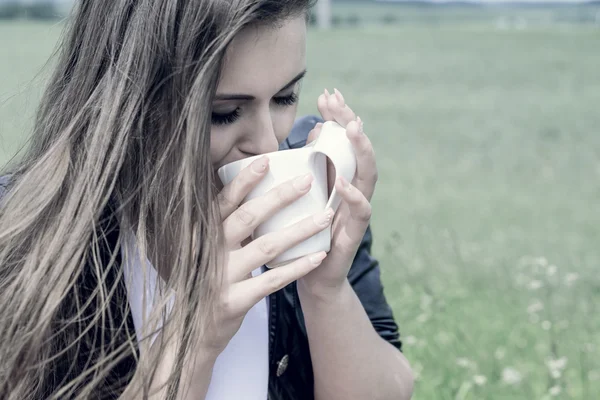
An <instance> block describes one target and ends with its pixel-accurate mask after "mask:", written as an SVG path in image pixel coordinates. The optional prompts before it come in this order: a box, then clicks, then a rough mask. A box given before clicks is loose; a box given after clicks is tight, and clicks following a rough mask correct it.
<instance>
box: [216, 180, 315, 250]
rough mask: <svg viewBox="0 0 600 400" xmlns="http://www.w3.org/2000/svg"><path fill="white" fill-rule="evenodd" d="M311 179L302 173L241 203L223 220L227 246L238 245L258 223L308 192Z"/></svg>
mask: <svg viewBox="0 0 600 400" xmlns="http://www.w3.org/2000/svg"><path fill="white" fill-rule="evenodd" d="M312 181H313V176H312V175H311V174H306V175H302V176H299V177H297V178H295V179H292V180H290V181H287V182H285V183H282V184H281V185H278V186H276V187H274V188H273V189H271V190H269V191H268V192H267V193H266V194H265V195H263V196H260V197H257V198H254V199H252V200H250V201H248V202H246V203H245V204H243V205H242V206H241V207H239V208H238V209H237V210H235V211H234V212H233V213H231V215H229V217H228V218H227V219H226V220H225V221H223V234H224V236H225V243H226V244H227V245H228V246H233V245H235V246H238V245H239V243H240V242H241V241H242V240H244V239H246V238H247V237H248V236H250V235H251V234H252V232H253V231H254V230H255V229H256V227H257V226H258V225H260V224H261V223H263V222H264V221H265V220H267V219H268V218H269V217H271V216H272V215H273V214H275V213H276V212H277V211H279V210H280V209H282V208H284V207H285V206H287V205H289V204H291V203H293V202H294V201H295V200H298V199H299V198H300V197H302V196H303V195H305V194H306V193H308V191H309V190H310V188H311V186H312Z"/></svg>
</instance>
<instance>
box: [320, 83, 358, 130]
mask: <svg viewBox="0 0 600 400" xmlns="http://www.w3.org/2000/svg"><path fill="white" fill-rule="evenodd" d="M327 107H328V109H329V112H330V113H331V114H332V116H333V119H334V120H335V121H336V122H337V123H338V124H340V125H342V126H343V127H346V126H347V125H348V124H349V123H350V121H354V120H355V119H356V114H354V111H352V109H351V108H350V107H348V105H347V104H346V101H345V100H344V96H342V94H341V93H340V91H339V90H337V89H334V94H333V95H331V96H329V98H328V99H327Z"/></svg>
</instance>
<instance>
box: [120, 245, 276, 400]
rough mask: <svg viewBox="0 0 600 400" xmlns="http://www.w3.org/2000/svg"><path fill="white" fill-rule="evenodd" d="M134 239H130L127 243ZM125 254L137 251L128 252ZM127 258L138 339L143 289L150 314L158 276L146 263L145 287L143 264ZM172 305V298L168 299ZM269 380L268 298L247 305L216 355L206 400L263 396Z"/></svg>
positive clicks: (255, 399) (262, 398)
mask: <svg viewBox="0 0 600 400" xmlns="http://www.w3.org/2000/svg"><path fill="white" fill-rule="evenodd" d="M131 244H133V246H135V242H134V241H133V240H132V241H130V246H131ZM135 249H137V246H136V247H133V250H135ZM128 253H129V254H137V252H132V251H131V249H130V250H129V252H128ZM134 258H135V260H129V262H128V263H127V264H126V265H125V269H124V275H125V280H126V282H127V292H128V297H129V305H130V307H131V313H132V316H133V323H134V326H135V331H136V335H137V338H138V340H139V339H140V337H141V332H142V321H143V314H142V308H143V305H144V302H143V295H144V289H145V292H146V299H147V300H146V307H145V308H146V310H145V315H146V316H148V315H150V312H151V311H152V304H153V298H154V294H155V292H156V284H157V281H158V279H161V278H160V277H159V276H158V273H157V271H156V269H155V268H154V267H153V266H152V264H151V263H150V262H149V261H148V260H145V263H146V274H147V279H146V285H145V286H146V287H145V288H144V268H143V267H142V265H141V262H140V261H139V257H134ZM262 272H263V269H262V268H258V269H256V270H255V271H253V272H252V275H253V276H257V275H259V274H261V273H262ZM171 305H172V301H171ZM268 383H269V315H268V298H264V299H262V300H261V301H259V302H258V303H257V304H256V305H255V306H254V307H252V308H251V309H250V311H249V312H248V314H246V317H245V318H244V321H243V322H242V325H241V327H240V329H239V331H238V332H237V333H236V334H235V335H234V336H233V338H232V339H231V341H230V342H229V344H228V345H227V347H226V348H225V350H223V352H222V353H221V354H220V355H219V356H218V358H217V360H216V362H215V365H214V368H213V374H212V378H211V381H210V385H209V388H208V393H207V396H206V400H239V399H247V400H266V399H267V397H268Z"/></svg>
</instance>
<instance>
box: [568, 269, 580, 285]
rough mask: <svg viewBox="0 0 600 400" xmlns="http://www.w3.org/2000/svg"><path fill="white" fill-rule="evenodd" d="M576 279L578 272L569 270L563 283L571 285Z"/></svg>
mask: <svg viewBox="0 0 600 400" xmlns="http://www.w3.org/2000/svg"><path fill="white" fill-rule="evenodd" d="M577 279H579V274H577V273H575V272H570V273H568V274H567V275H565V284H566V285H567V286H571V285H573V284H574V283H575V281H576V280H577Z"/></svg>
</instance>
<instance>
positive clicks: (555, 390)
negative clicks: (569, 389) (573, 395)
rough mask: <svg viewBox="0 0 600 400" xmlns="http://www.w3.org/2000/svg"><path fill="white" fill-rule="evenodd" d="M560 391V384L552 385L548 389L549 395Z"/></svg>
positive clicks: (556, 394)
mask: <svg viewBox="0 0 600 400" xmlns="http://www.w3.org/2000/svg"><path fill="white" fill-rule="evenodd" d="M560 392H562V389H561V388H560V386H552V387H551V388H550V390H549V391H548V393H550V396H553V397H555V396H558V395H559V394H560Z"/></svg>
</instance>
